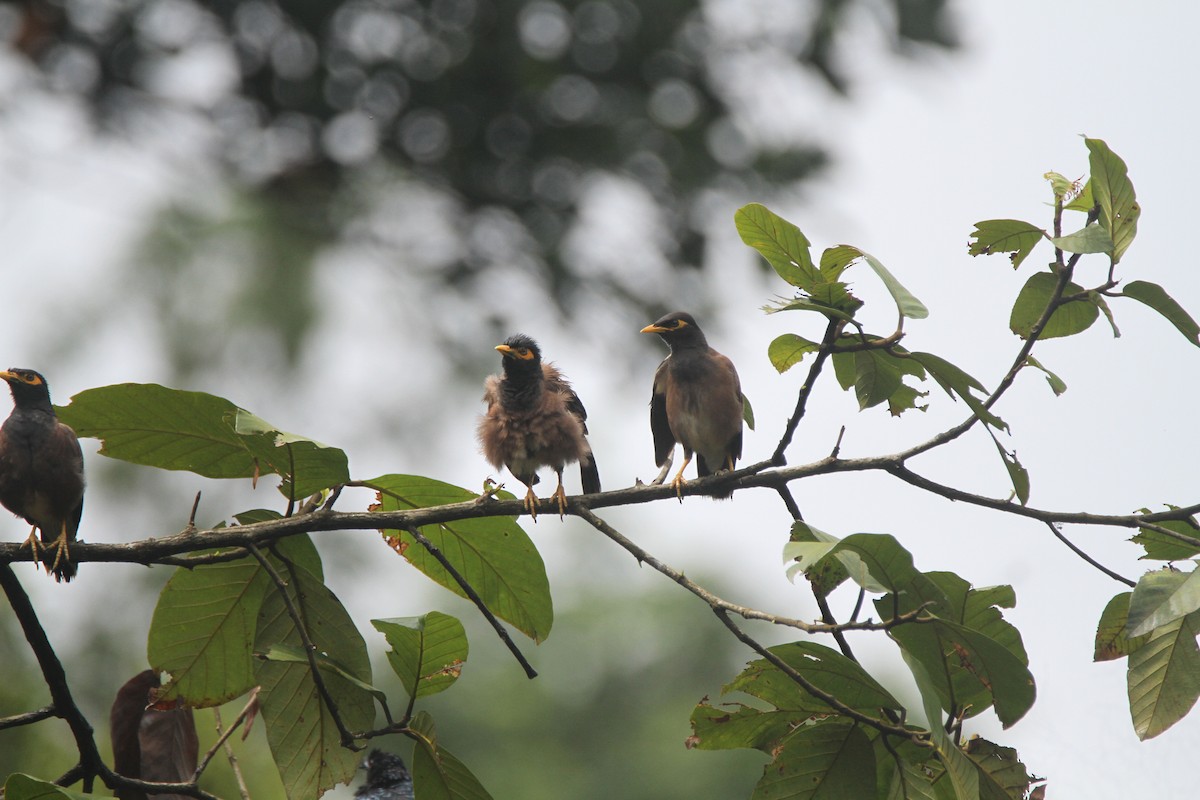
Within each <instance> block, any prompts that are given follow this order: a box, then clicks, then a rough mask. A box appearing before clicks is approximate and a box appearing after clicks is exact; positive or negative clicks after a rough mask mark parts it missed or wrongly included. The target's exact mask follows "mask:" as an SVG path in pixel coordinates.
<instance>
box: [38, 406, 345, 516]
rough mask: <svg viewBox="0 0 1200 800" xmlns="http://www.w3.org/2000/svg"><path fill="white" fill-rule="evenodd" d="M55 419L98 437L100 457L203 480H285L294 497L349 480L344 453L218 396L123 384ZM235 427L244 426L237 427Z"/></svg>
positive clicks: (286, 489)
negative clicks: (265, 475)
mask: <svg viewBox="0 0 1200 800" xmlns="http://www.w3.org/2000/svg"><path fill="white" fill-rule="evenodd" d="M58 411H59V417H60V418H61V419H62V420H63V421H64V422H66V423H67V424H68V425H70V426H71V427H72V428H73V429H74V430H75V433H76V434H77V435H79V436H80V437H83V438H94V439H100V440H101V447H100V453H101V455H105V456H108V457H110V458H115V459H119V460H121V461H128V462H130V463H133V464H142V465H144V466H150V467H159V468H161V469H172V470H187V471H189V472H194V473H196V474H197V475H203V476H204V477H206V478H257V477H258V476H259V475H260V474H262V473H265V472H266V473H275V474H278V475H281V476H283V477H284V478H285V481H284V485H282V486H281V487H280V490H281V491H282V492H283V493H284V496H289V497H290V496H291V488H290V485H291V478H290V476H291V475H292V474H293V473H294V474H295V475H296V476H297V477H298V483H297V486H296V492H295V495H296V497H304V496H308V495H309V494H315V493H316V492H318V491H320V490H322V489H326V488H329V487H330V486H336V485H339V484H342V483H345V482H346V481H348V480H349V473H348V470H347V467H346V454H345V453H344V452H342V451H341V450H338V449H337V448H333V447H327V446H325V445H322V444H319V443H317V442H313V441H310V440H307V439H304V438H302V437H299V436H296V435H294V434H283V433H280V432H279V431H278V430H276V429H275V428H274V427H273V426H271V425H270V424H269V423H267V422H265V421H263V420H261V419H259V418H258V417H255V416H254V415H253V414H250V413H249V412H247V411H245V410H243V409H240V408H238V407H237V406H235V405H234V404H233V403H231V402H230V401H228V400H226V399H225V398H223V397H216V396H214V395H211V394H205V393H204V392H184V391H180V390H178V389H168V388H166V387H165V386H159V385H157V384H138V383H123V384H118V385H116V386H102V387H99V388H97V389H88V390H87V391H84V392H80V393H79V394H77V395H75V396H74V397H72V398H71V403H70V405H68V406H64V407H62V408H60V409H59V410H58ZM238 425H241V426H242V428H241V430H240V431H239V429H238V427H237V426H238Z"/></svg>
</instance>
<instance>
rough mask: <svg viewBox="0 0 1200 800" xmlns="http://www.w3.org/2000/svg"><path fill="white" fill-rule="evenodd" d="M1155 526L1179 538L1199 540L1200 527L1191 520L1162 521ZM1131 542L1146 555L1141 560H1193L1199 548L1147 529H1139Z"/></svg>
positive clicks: (1199, 550) (1199, 551)
mask: <svg viewBox="0 0 1200 800" xmlns="http://www.w3.org/2000/svg"><path fill="white" fill-rule="evenodd" d="M1157 525H1158V526H1159V527H1160V528H1166V529H1167V530H1170V531H1174V532H1176V533H1178V534H1180V535H1181V536H1187V537H1190V538H1192V539H1200V527H1197V526H1196V524H1195V523H1194V522H1193V521H1191V520H1186V521H1185V520H1164V521H1163V522H1159V523H1157ZM1131 541H1134V542H1136V543H1138V544H1140V545H1141V546H1142V547H1144V548H1145V550H1146V555H1144V556H1142V558H1150V559H1155V560H1157V561H1182V560H1183V559H1185V558H1194V557H1195V556H1198V555H1200V546H1197V545H1193V544H1189V543H1188V542H1185V541H1180V540H1179V539H1176V538H1175V537H1173V536H1168V535H1166V534H1165V533H1160V532H1159V531H1155V530H1150V529H1149V528H1139V529H1138V533H1137V535H1136V536H1134V537H1133V539H1132V540H1131Z"/></svg>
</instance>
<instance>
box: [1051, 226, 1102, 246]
mask: <svg viewBox="0 0 1200 800" xmlns="http://www.w3.org/2000/svg"><path fill="white" fill-rule="evenodd" d="M1050 241H1051V242H1052V243H1053V244H1054V246H1055V247H1057V248H1059V249H1060V250H1066V251H1067V252H1068V253H1111V252H1112V249H1113V243H1112V239H1110V238H1109V236H1108V231H1106V230H1105V229H1104V228H1101V227H1100V225H1099V224H1098V223H1095V222H1093V223H1092V224H1091V225H1088V226H1086V227H1084V228H1081V229H1079V230H1077V231H1075V232H1074V233H1068V234H1067V235H1066V236H1058V237H1053V236H1052V237H1050Z"/></svg>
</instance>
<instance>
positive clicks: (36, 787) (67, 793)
mask: <svg viewBox="0 0 1200 800" xmlns="http://www.w3.org/2000/svg"><path fill="white" fill-rule="evenodd" d="M0 795H3V797H4V798H5V800H94V798H95V797H96V795H94V794H83V793H82V792H74V791H71V790H70V789H64V788H63V787H61V786H57V785H55V784H53V783H51V782H50V781H44V780H41V779H40V778H35V777H33V776H32V775H26V774H24V773H21V772H14V773H12V774H11V775H9V776H8V780H6V781H5V782H4V791H3V792H0Z"/></svg>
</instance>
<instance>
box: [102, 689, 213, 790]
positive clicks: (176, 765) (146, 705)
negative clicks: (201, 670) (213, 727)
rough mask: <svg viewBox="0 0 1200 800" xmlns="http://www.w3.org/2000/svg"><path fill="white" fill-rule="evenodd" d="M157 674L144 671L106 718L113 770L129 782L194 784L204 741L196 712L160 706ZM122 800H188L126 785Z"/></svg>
mask: <svg viewBox="0 0 1200 800" xmlns="http://www.w3.org/2000/svg"><path fill="white" fill-rule="evenodd" d="M160 685H161V683H160V681H159V679H158V673H157V672H155V671H154V670H150V669H147V670H143V671H142V672H139V673H138V674H137V675H134V676H133V677H132V678H130V679H129V680H128V681H126V682H125V685H124V686H122V687H121V688H120V689H119V690H118V691H117V696H116V698H115V699H114V700H113V704H112V710H111V711H110V712H109V715H108V726H109V732H110V734H111V737H112V748H113V769H115V770H116V771H117V772H118V773H119V774H121V775H124V776H125V777H126V778H137V779H139V780H143V781H154V782H156V783H191V782H192V779H193V778H194V777H195V774H196V764H197V762H198V760H199V755H200V741H199V739H198V738H197V737H196V721H195V719H194V718H193V717H192V710H191V709H190V708H187V707H186V706H181V705H178V704H177V703H171V704H168V705H166V706H163V705H160V704H159V703H158V702H157V697H156V695H157V690H158V687H159V686H160ZM114 794H115V795H116V796H117V797H118V798H119V800H148V797H153V798H154V799H155V800H184V797H185V795H181V794H152V795H147V794H146V792H144V791H142V790H140V789H130V788H125V787H122V788H120V789H117V790H116V791H115V792H114Z"/></svg>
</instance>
